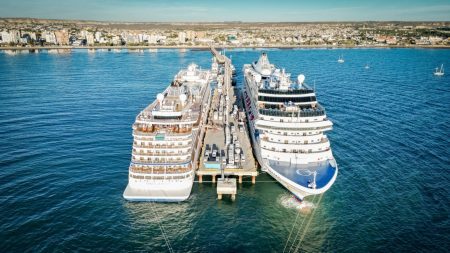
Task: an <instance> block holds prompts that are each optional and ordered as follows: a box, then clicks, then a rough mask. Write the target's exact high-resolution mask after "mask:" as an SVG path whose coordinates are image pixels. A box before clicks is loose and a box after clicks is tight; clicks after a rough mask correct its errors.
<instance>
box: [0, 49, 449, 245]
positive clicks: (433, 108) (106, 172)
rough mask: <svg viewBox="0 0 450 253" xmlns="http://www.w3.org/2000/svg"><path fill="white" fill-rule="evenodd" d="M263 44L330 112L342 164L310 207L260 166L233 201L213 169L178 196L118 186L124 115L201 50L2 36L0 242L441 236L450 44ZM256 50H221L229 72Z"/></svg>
mask: <svg viewBox="0 0 450 253" xmlns="http://www.w3.org/2000/svg"><path fill="white" fill-rule="evenodd" d="M266 51H267V52H268V55H269V58H270V60H271V61H272V62H273V63H275V64H277V65H279V66H282V67H284V68H286V71H288V72H291V73H292V74H293V76H296V75H298V74H300V73H303V74H305V75H306V82H307V83H308V84H309V85H311V86H314V85H315V87H316V90H317V95H318V99H319V101H320V102H321V103H322V104H323V105H324V106H325V108H326V110H327V115H328V117H329V118H330V119H331V120H332V121H333V122H334V130H333V131H332V132H329V133H328V136H329V139H330V140H331V145H332V149H333V152H334V155H335V157H336V160H337V162H338V164H339V166H340V167H339V168H340V171H339V175H338V178H337V180H336V182H335V184H334V185H333V186H332V188H331V189H330V190H329V191H328V192H326V193H325V194H324V195H323V196H322V197H321V198H320V197H308V198H307V199H306V202H305V203H304V205H305V206H307V208H306V209H299V205H298V203H297V202H295V201H294V200H293V199H292V196H291V195H290V194H289V193H288V192H287V191H286V190H285V189H284V188H283V187H282V186H281V185H280V184H278V183H275V182H273V180H272V179H271V178H270V177H269V176H268V175H266V174H261V175H260V176H258V177H257V183H256V185H252V184H251V183H250V182H248V181H249V179H245V181H246V182H244V184H242V185H240V186H239V189H238V196H237V199H236V201H235V202H232V201H230V200H229V199H224V200H222V201H218V200H217V199H216V193H215V187H214V185H213V184H212V183H203V184H198V183H195V185H194V187H193V191H192V195H191V197H190V198H189V199H188V200H187V201H185V202H182V203H171V204H167V203H130V202H127V201H125V200H124V199H123V198H122V193H123V190H124V189H125V186H126V184H127V173H128V165H129V161H130V155H131V143H132V136H131V125H132V123H133V121H134V118H135V116H136V115H137V114H138V113H139V111H140V110H141V109H143V108H144V107H145V106H146V105H147V104H148V103H150V102H152V101H153V100H154V99H155V97H156V94H157V93H158V92H160V91H162V90H163V89H164V88H165V87H166V85H168V83H169V82H170V81H171V79H172V78H173V76H174V75H175V74H176V73H177V71H178V70H179V69H180V68H182V67H186V66H187V65H188V64H189V63H191V62H196V63H197V64H199V65H200V66H202V67H203V68H208V67H209V66H210V60H211V55H210V53H209V52H208V51H187V52H180V51H178V50H159V51H158V52H156V53H155V52H144V53H132V52H127V51H125V50H124V51H122V52H120V53H114V52H100V51H97V52H96V53H88V52H87V51H85V50H74V51H72V52H71V53H67V54H50V53H46V52H45V51H42V52H41V53H39V54H26V53H20V54H17V55H9V54H6V53H5V52H3V51H0V252H49V251H57V252H67V251H81V252H83V251H88V250H91V251H94V252H99V251H106V252H111V251H114V252H118V251H119V252H123V251H137V252H168V251H170V249H173V251H174V252H283V250H284V251H285V252H293V251H300V252H403V251H405V252H411V251H413V252H415V251H418V252H446V251H447V252H448V249H450V239H449V238H450V219H449V214H450V173H449V172H450V171H449V166H450V160H449V159H450V141H449V140H450V75H449V74H446V75H445V76H443V77H435V76H433V74H432V72H433V70H434V68H435V67H437V66H440V64H442V63H443V64H444V67H446V68H447V69H450V50H432V49H426V50H422V49H333V50H332V49H307V50H306V49H305V50H278V49H272V50H266ZM260 52H261V51H260V50H249V49H246V50H244V49H241V50H229V51H227V54H228V55H231V56H232V59H233V62H234V64H235V66H236V69H237V71H238V85H241V84H242V73H241V68H242V65H243V64H244V63H249V62H251V61H253V60H256V59H257V58H258V56H259V54H260ZM341 54H342V55H343V56H344V58H345V60H346V62H345V63H344V64H338V63H337V59H338V57H339V56H340V55H341ZM366 64H369V66H370V68H369V69H365V68H364V66H365V65H366ZM447 72H448V71H447ZM319 200H320V202H319ZM305 210H306V211H305ZM288 239H289V240H288ZM167 242H168V243H167ZM168 245H169V246H168Z"/></svg>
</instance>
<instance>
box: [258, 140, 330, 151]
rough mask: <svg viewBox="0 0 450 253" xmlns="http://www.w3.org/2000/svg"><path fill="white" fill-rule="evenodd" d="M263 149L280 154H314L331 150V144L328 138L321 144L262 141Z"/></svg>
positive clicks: (321, 141)
mask: <svg viewBox="0 0 450 253" xmlns="http://www.w3.org/2000/svg"><path fill="white" fill-rule="evenodd" d="M261 147H262V148H265V149H270V150H272V151H280V152H283V151H284V152H292V153H312V152H322V151H324V150H325V151H326V150H327V149H329V148H330V142H329V141H328V139H327V138H324V139H322V140H320V142H315V143H310V142H308V143H305V142H302V143H287V142H283V143H280V142H274V141H266V140H264V139H261Z"/></svg>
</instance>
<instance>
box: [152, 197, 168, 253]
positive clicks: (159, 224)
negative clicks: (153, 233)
mask: <svg viewBox="0 0 450 253" xmlns="http://www.w3.org/2000/svg"><path fill="white" fill-rule="evenodd" d="M150 206H151V207H152V210H153V213H154V214H155V217H156V222H157V223H158V226H159V229H160V230H161V233H162V235H163V238H164V241H166V245H167V248H168V249H169V252H170V253H173V248H172V245H170V241H169V238H168V237H167V234H166V231H165V230H164V227H163V225H162V224H161V219H159V216H158V215H157V214H156V211H155V207H154V206H153V203H150Z"/></svg>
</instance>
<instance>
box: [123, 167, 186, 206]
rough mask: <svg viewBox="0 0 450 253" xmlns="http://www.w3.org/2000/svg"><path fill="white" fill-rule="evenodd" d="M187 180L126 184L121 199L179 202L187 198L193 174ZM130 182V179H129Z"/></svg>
mask: <svg viewBox="0 0 450 253" xmlns="http://www.w3.org/2000/svg"><path fill="white" fill-rule="evenodd" d="M191 174H192V175H191V176H190V177H189V178H186V179H184V180H182V181H178V182H170V181H169V180H167V181H147V182H145V183H139V184H128V185H127V188H126V189H125V191H124V193H123V197H124V198H125V199H126V200H129V201H152V202H181V201H184V200H186V199H188V198H189V195H190V194H191V190H192V185H193V182H194V175H193V172H192V173H191ZM130 180H132V179H130Z"/></svg>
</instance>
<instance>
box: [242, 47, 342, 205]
mask: <svg viewBox="0 0 450 253" xmlns="http://www.w3.org/2000/svg"><path fill="white" fill-rule="evenodd" d="M243 71H244V80H245V81H244V90H243V96H244V106H245V109H246V112H247V118H248V121H249V128H250V135H251V137H252V141H253V148H254V151H255V156H256V158H257V159H258V162H259V164H260V165H261V169H262V170H263V171H266V172H267V173H269V174H270V175H271V176H272V177H273V178H275V179H276V180H277V181H278V182H280V183H281V184H282V185H283V186H285V187H286V188H287V189H288V190H289V191H290V192H292V193H293V194H294V195H295V196H296V197H297V198H299V199H300V200H303V198H304V197H306V196H308V195H315V194H320V193H323V192H325V191H326V190H328V189H329V188H330V187H331V185H332V184H333V183H334V181H335V179H336V176H337V173H338V167H337V164H336V161H335V159H334V157H333V154H332V152H331V149H330V142H329V141H328V138H327V136H326V135H324V131H328V130H331V129H332V126H333V124H332V122H331V121H330V120H328V118H327V117H326V114H325V110H324V108H323V107H322V106H321V105H320V104H319V103H318V102H317V99H316V95H315V91H314V90H313V89H311V88H310V87H308V86H307V85H306V84H305V83H304V79H305V77H304V76H303V75H299V76H298V78H297V80H296V81H295V82H294V81H292V80H291V78H290V74H288V73H286V72H285V71H284V69H282V70H281V69H277V68H275V66H274V65H272V64H270V62H269V60H268V57H267V55H266V54H265V53H263V54H262V55H261V56H260V58H259V60H258V61H256V62H254V63H252V64H245V65H244V69H243Z"/></svg>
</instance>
